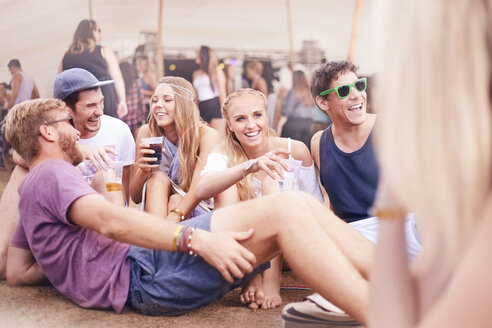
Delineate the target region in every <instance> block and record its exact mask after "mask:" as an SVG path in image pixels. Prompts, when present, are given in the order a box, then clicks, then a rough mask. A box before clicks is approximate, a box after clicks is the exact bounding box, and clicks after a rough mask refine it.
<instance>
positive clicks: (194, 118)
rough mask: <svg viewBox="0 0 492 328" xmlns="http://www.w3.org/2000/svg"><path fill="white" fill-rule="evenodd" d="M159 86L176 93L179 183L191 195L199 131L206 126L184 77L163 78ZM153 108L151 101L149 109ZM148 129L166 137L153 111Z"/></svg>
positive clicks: (198, 150) (155, 134) (190, 87)
mask: <svg viewBox="0 0 492 328" xmlns="http://www.w3.org/2000/svg"><path fill="white" fill-rule="evenodd" d="M158 84H166V85H167V86H169V87H170V88H171V89H172V90H173V91H174V95H175V97H174V101H175V103H176V109H175V114H174V125H175V126H176V131H177V133H178V161H179V169H178V180H179V186H180V187H181V188H182V189H183V190H184V191H188V190H189V188H190V186H191V180H192V179H193V173H194V172H195V167H196V165H197V162H198V161H199V158H198V156H199V154H200V127H201V126H203V125H205V123H204V122H203V121H201V119H200V114H199V110H198V105H197V103H196V94H195V90H194V89H193V86H192V85H191V83H190V82H188V81H187V80H185V79H183V78H181V77H174V76H166V77H163V78H161V79H160V80H159V83H158ZM152 105H153V103H152V98H151V100H150V108H152ZM149 128H150V132H151V134H152V136H161V135H164V129H163V128H161V127H160V126H158V125H157V121H156V120H155V118H154V116H153V115H152V110H151V112H150V114H149Z"/></svg>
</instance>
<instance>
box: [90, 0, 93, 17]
mask: <svg viewBox="0 0 492 328" xmlns="http://www.w3.org/2000/svg"><path fill="white" fill-rule="evenodd" d="M92 17H93V16H92V0H89V20H92Z"/></svg>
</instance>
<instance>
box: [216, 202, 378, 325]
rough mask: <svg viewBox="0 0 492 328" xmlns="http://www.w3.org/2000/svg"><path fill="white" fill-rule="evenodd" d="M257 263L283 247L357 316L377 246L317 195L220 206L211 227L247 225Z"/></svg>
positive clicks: (318, 286)
mask: <svg viewBox="0 0 492 328" xmlns="http://www.w3.org/2000/svg"><path fill="white" fill-rule="evenodd" d="M249 228H253V229H254V231H255V233H254V234H253V237H252V238H251V239H249V240H247V241H244V242H243V245H244V246H245V247H246V248H248V249H249V250H250V251H252V252H253V253H254V254H255V256H256V258H257V261H258V263H263V262H266V261H268V260H269V259H271V258H273V257H274V256H275V255H277V254H279V253H280V252H281V253H282V254H283V256H284V258H285V259H286V261H287V262H288V263H289V265H290V267H291V268H292V269H293V270H294V271H295V272H296V273H297V274H298V275H299V276H300V277H301V279H303V280H304V281H305V282H306V283H307V284H308V285H310V287H312V288H313V289H314V290H316V291H317V292H318V293H320V294H321V295H322V296H324V297H325V298H327V299H328V300H330V301H331V302H333V303H334V304H335V305H337V306H338V307H340V308H342V309H343V310H345V311H346V312H347V313H348V314H350V315H352V316H353V317H354V318H355V319H357V320H358V321H359V322H361V323H364V322H365V321H366V320H365V318H366V314H365V312H366V309H367V303H368V294H369V293H368V282H367V280H366V279H367V277H368V275H369V268H370V264H371V262H372V258H373V248H374V246H373V245H372V243H371V242H370V241H368V240H367V239H366V238H365V237H363V236H362V235H361V234H359V233H358V232H357V231H355V230H354V229H353V228H351V227H350V226H349V225H347V224H346V223H345V222H343V221H341V220H340V219H339V218H337V217H336V216H335V215H334V214H333V213H332V212H330V211H329V210H328V209H327V208H325V207H324V206H323V205H322V204H320V203H319V202H318V201H317V200H316V199H314V198H312V197H311V196H309V195H307V194H302V193H281V194H276V195H268V196H264V197H261V198H259V199H255V200H252V201H248V202H242V203H238V204H235V205H232V206H228V207H225V208H223V209H220V210H217V211H216V212H215V213H214V215H213V216H212V222H211V229H212V231H245V230H247V229H249Z"/></svg>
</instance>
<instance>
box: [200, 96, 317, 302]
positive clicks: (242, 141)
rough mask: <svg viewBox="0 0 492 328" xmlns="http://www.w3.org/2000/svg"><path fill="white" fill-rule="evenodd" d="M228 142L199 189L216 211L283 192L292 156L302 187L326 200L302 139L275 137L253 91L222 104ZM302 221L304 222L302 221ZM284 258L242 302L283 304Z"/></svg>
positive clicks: (274, 263) (263, 103)
mask: <svg viewBox="0 0 492 328" xmlns="http://www.w3.org/2000/svg"><path fill="white" fill-rule="evenodd" d="M222 113H223V116H224V118H225V121H226V138H225V141H224V142H223V143H222V144H221V145H218V146H217V147H216V148H214V149H213V150H212V151H211V153H210V154H209V156H208V158H207V163H206V165H205V167H204V169H203V171H202V176H201V178H200V182H199V183H198V185H197V196H198V198H200V199H208V198H210V197H214V205H215V208H216V209H217V208H220V207H224V206H226V205H229V204H233V203H237V202H240V201H245V200H248V199H253V198H255V197H258V196H260V195H261V194H266V193H272V192H276V191H279V187H278V186H279V184H278V182H277V181H275V179H280V178H282V177H283V176H284V171H283V170H284V169H288V167H287V165H286V163H285V161H284V160H286V159H288V158H289V156H292V157H293V158H294V159H296V160H299V161H302V166H301V168H300V170H299V178H298V179H297V184H298V189H299V190H302V191H305V192H308V193H310V194H312V195H313V196H315V197H316V198H318V199H319V200H320V201H321V200H322V199H323V196H322V194H321V190H320V187H319V184H318V180H317V177H316V171H315V168H314V164H313V160H312V158H311V155H310V153H309V150H308V149H307V147H306V146H305V145H304V144H303V143H302V142H300V141H296V140H290V139H287V138H280V137H277V136H274V135H273V133H272V131H271V130H270V128H269V124H268V115H267V103H266V98H265V96H264V95H263V94H262V93H261V92H259V91H256V90H253V89H240V90H237V91H235V92H233V93H232V94H230V95H229V96H228V97H227V99H226V100H225V102H224V106H223V108H222ZM301 219H302V218H300V220H301ZM280 283H281V259H280V258H279V257H277V258H275V259H274V260H272V268H270V269H269V270H267V271H266V272H265V273H264V276H263V284H262V283H261V277H257V278H255V279H253V281H252V282H251V283H250V285H249V287H247V288H245V289H243V293H242V294H241V301H242V302H243V303H249V304H250V307H252V308H257V307H258V306H259V305H261V307H262V308H263V309H268V308H275V307H277V306H279V305H280V304H281V298H280Z"/></svg>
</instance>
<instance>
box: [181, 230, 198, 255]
mask: <svg viewBox="0 0 492 328" xmlns="http://www.w3.org/2000/svg"><path fill="white" fill-rule="evenodd" d="M195 230H196V228H195V227H186V228H185V229H184V232H183V236H182V238H181V240H180V243H179V246H178V249H179V251H180V252H181V253H186V254H188V255H191V256H197V254H196V253H195V251H193V249H192V247H191V239H192V237H193V232H195Z"/></svg>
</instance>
